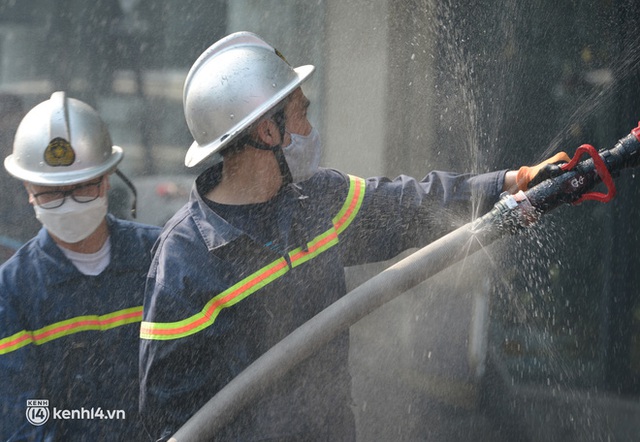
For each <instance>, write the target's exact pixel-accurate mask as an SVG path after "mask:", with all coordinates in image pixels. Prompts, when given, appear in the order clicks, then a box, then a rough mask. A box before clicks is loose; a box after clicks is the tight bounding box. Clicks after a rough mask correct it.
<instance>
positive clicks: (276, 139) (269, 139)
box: [256, 118, 282, 146]
mask: <svg viewBox="0 0 640 442" xmlns="http://www.w3.org/2000/svg"><path fill="white" fill-rule="evenodd" d="M256 135H257V136H258V139H259V140H260V141H261V142H262V143H264V144H266V145H268V146H276V145H278V144H280V143H281V141H282V140H281V139H280V131H279V130H278V126H276V123H274V122H273V121H271V120H270V119H267V118H265V119H264V120H262V121H260V122H259V123H258V125H257V126H256Z"/></svg>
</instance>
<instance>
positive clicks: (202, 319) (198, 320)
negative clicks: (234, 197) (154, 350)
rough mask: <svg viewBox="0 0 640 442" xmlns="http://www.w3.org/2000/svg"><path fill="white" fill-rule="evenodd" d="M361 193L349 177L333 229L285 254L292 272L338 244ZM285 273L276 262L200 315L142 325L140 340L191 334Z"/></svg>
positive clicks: (360, 187) (357, 180) (361, 187)
mask: <svg viewBox="0 0 640 442" xmlns="http://www.w3.org/2000/svg"><path fill="white" fill-rule="evenodd" d="M364 189H365V183H364V180H363V179H362V178H357V177H352V176H349V193H348V195H347V198H346V200H345V202H344V204H343V205H342V208H341V209H340V211H339V212H338V214H337V215H336V216H335V217H334V218H333V228H331V229H329V230H327V231H326V232H324V233H323V234H321V235H318V236H317V237H315V238H314V239H313V240H312V241H310V242H309V243H308V244H307V250H303V249H302V248H301V247H299V248H297V249H294V250H292V251H291V252H289V254H288V256H289V260H290V262H291V267H292V268H294V267H297V266H299V265H301V264H303V263H305V262H307V261H309V260H310V259H313V258H315V257H316V256H318V255H319V254H320V253H322V252H324V251H326V250H328V249H330V248H331V247H333V246H334V245H336V244H338V234H339V233H341V232H343V231H344V229H346V228H347V227H348V226H349V224H351V221H353V219H354V218H355V216H356V215H357V213H358V211H359V210H360V207H361V205H362V199H363V197H364ZM288 271H289V266H288V264H287V261H286V260H285V259H284V258H280V259H278V260H276V261H274V262H272V263H271V264H269V265H267V266H265V267H263V268H261V269H260V270H258V271H257V272H254V273H252V274H251V275H249V276H247V277H246V278H244V279H243V280H242V281H240V282H238V283H237V284H235V285H233V286H231V287H229V288H228V289H227V290H225V291H224V292H222V293H220V294H219V295H217V296H215V297H214V298H213V299H211V300H210V301H209V302H207V304H206V305H205V306H204V308H203V309H202V310H201V311H199V312H198V313H196V314H194V315H192V316H190V317H189V318H186V319H183V320H181V321H175V322H147V321H143V322H142V324H141V325H140V337H141V338H142V339H155V340H170V339H178V338H183V337H186V336H190V335H192V334H195V333H197V332H199V331H201V330H203V329H205V328H207V327H209V326H211V325H212V324H213V323H214V322H215V320H216V318H217V317H218V315H219V314H220V312H221V311H222V309H224V308H227V307H230V306H232V305H234V304H236V303H238V302H240V301H242V300H243V299H245V298H246V297H247V296H249V295H251V294H253V293H255V292H256V291H257V290H259V289H261V288H262V287H264V286H266V285H267V284H269V283H271V282H272V281H274V280H276V279H278V278H280V277H281V276H282V275H284V274H285V273H287V272H288Z"/></svg>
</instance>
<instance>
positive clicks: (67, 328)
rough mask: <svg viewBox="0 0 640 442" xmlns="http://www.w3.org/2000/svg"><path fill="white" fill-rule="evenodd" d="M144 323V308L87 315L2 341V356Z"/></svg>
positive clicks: (24, 332) (0, 350)
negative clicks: (75, 334) (24, 348)
mask: <svg viewBox="0 0 640 442" xmlns="http://www.w3.org/2000/svg"><path fill="white" fill-rule="evenodd" d="M140 321H142V306H137V307H132V308H128V309H125V310H119V311H117V312H113V313H109V314H107V315H101V316H98V315H87V316H78V317H75V318H71V319H67V320H65V321H60V322H56V323H55V324H51V325H48V326H46V327H43V328H41V329H38V330H32V331H29V330H23V331H21V332H18V333H16V334H14V335H11V336H9V337H6V338H4V339H0V355H3V354H7V353H10V352H12V351H15V350H18V349H19V348H22V347H24V346H26V345H29V344H34V345H41V344H44V343H46V342H49V341H53V340H54V339H58V338H62V337H64V336H69V335H72V334H74V333H79V332H83V331H89V330H97V331H106V330H110V329H112V328H116V327H120V326H122V325H127V324H132V323H135V322H140Z"/></svg>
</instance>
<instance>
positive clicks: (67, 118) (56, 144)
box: [4, 92, 123, 186]
mask: <svg viewBox="0 0 640 442" xmlns="http://www.w3.org/2000/svg"><path fill="white" fill-rule="evenodd" d="M122 157H123V151H122V148H120V147H118V146H114V145H112V143H111V137H110V136H109V132H108V130H107V127H106V125H105V124H104V122H103V121H102V119H101V118H100V116H99V115H98V113H97V112H96V111H95V110H94V109H93V108H92V107H91V106H89V105H88V104H86V103H84V102H82V101H80V100H76V99H73V98H67V96H66V94H65V93H64V92H54V93H53V94H52V95H51V98H50V99H49V100H47V101H43V102H42V103H40V104H38V105H37V106H35V107H34V108H33V109H31V110H30V111H29V112H28V113H27V114H26V115H25V117H24V118H23V119H22V121H21V122H20V125H19V126H18V129H17V131H16V135H15V138H14V141H13V153H12V154H11V155H9V156H8V157H7V158H5V160H4V167H5V168H6V169H7V171H8V172H9V173H10V174H11V175H13V176H14V177H16V178H18V179H21V180H24V181H28V182H30V183H34V184H39V185H43V186H63V185H68V184H76V183H80V182H83V181H87V180H90V179H92V178H96V177H99V176H101V175H104V174H105V173H108V172H111V171H113V170H114V169H115V168H116V166H117V165H118V163H119V162H120V161H121V160H122Z"/></svg>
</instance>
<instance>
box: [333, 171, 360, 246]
mask: <svg viewBox="0 0 640 442" xmlns="http://www.w3.org/2000/svg"><path fill="white" fill-rule="evenodd" d="M349 181H350V183H349V194H348V195H347V199H346V200H345V202H344V204H343V206H342V209H340V211H339V212H338V214H337V215H336V216H335V217H334V218H333V224H334V226H335V228H336V230H337V232H338V235H340V234H341V233H342V232H343V231H344V230H345V229H346V228H347V227H349V224H351V221H353V219H354V218H355V217H356V215H357V214H358V211H359V210H360V206H361V205H362V200H363V199H364V189H365V183H364V180H363V179H362V178H358V177H354V176H351V175H349Z"/></svg>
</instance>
